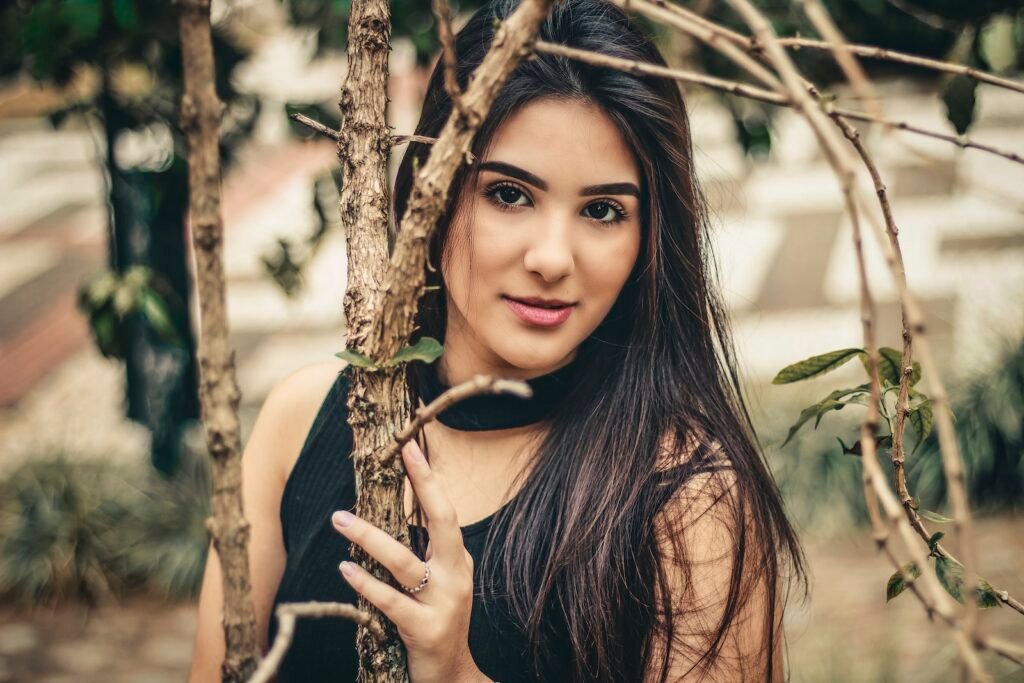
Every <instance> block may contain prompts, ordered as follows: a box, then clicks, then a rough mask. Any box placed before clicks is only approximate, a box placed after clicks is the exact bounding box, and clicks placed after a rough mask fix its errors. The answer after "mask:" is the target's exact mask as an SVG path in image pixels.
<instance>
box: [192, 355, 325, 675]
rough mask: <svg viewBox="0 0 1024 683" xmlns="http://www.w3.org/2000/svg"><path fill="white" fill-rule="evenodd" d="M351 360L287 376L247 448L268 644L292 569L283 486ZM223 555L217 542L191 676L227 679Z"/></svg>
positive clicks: (255, 587) (256, 573)
mask: <svg viewBox="0 0 1024 683" xmlns="http://www.w3.org/2000/svg"><path fill="white" fill-rule="evenodd" d="M343 367H344V363H340V362H328V363H319V364H317V365H311V366H309V367H306V368H303V369H302V370H298V371H297V372H294V373H292V374H291V375H289V376H288V377H286V378H285V379H283V380H281V381H280V382H279V383H278V384H277V385H276V386H275V387H274V388H273V389H272V390H271V392H270V394H269V395H268V396H267V398H266V400H265V401H264V403H263V407H262V408H261V409H260V413H259V415H258V417H257V418H256V423H255V425H254V426H253V429H252V433H251V434H250V436H249V440H248V442H247V443H246V446H245V451H244V453H243V456H242V502H243V506H244V509H245V516H246V518H247V519H248V520H249V524H250V536H249V573H250V579H251V582H252V603H253V608H254V610H255V613H256V633H257V635H258V637H259V639H260V649H261V651H264V652H265V651H266V649H267V643H266V637H267V626H268V623H269V620H270V609H271V606H272V605H273V601H274V595H275V593H276V592H277V586H278V584H279V583H280V581H281V575H282V573H283V572H284V564H285V551H284V543H283V540H282V536H281V521H280V508H281V493H282V492H283V490H284V484H285V482H286V481H287V479H288V474H289V473H290V472H291V468H292V466H293V465H294V464H295V461H296V460H297V459H298V457H299V451H300V450H301V449H302V445H303V443H304V441H305V439H306V435H307V434H308V433H309V429H310V427H311V426H312V424H313V420H314V418H315V417H316V414H317V411H318V410H319V408H320V405H321V404H322V403H323V400H324V397H325V396H326V394H327V392H328V390H329V389H330V387H331V384H332V383H333V382H334V379H335V377H336V376H337V373H338V372H339V371H340V370H341V369H342V368H343ZM223 603H224V597H223V588H222V578H221V569H220V561H219V558H218V557H217V553H216V551H215V550H214V549H213V546H212V544H211V547H210V553H209V555H208V558H207V561H206V571H205V573H204V574H203V585H202V588H201V590H200V594H199V615H198V624H197V628H196V638H195V649H194V651H193V656H192V668H191V671H190V672H189V677H188V683H215V682H216V683H219V681H220V680H221V674H220V665H221V661H222V660H223V659H224V628H223V626H222V623H221V610H222V608H223Z"/></svg>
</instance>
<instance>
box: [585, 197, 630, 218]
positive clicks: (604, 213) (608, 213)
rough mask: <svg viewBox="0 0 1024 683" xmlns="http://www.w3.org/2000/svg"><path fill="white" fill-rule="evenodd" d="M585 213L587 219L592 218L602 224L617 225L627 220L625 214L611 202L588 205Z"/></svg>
mask: <svg viewBox="0 0 1024 683" xmlns="http://www.w3.org/2000/svg"><path fill="white" fill-rule="evenodd" d="M583 211H584V213H585V214H586V215H587V218H592V219H594V220H595V221H599V222H601V223H617V222H618V221H620V220H622V219H623V218H625V212H624V211H622V210H621V209H619V208H617V207H616V206H614V205H612V204H611V203H609V202H594V203H593V204H588V205H587V208H585V209H584V210H583Z"/></svg>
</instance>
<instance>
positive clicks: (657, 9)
mask: <svg viewBox="0 0 1024 683" xmlns="http://www.w3.org/2000/svg"><path fill="white" fill-rule="evenodd" d="M611 2H612V4H614V5H616V6H617V7H619V8H620V9H622V10H624V11H630V10H635V11H636V12H638V13H640V14H642V15H644V16H645V17H647V18H648V19H653V20H655V21H661V22H663V23H666V24H669V25H670V26H674V27H676V28H677V29H679V30H680V31H683V32H684V33H686V34H688V35H691V36H693V37H694V38H697V39H698V40H700V41H701V42H703V43H705V44H706V45H708V47H711V48H713V49H715V50H718V51H719V52H721V53H722V54H723V55H725V56H726V57H728V58H729V59H731V60H732V61H733V62H735V63H736V65H738V66H739V67H741V68H742V69H744V70H745V71H747V73H749V74H751V75H752V76H754V78H756V79H757V80H759V81H761V83H763V84H764V85H766V86H768V87H769V88H771V89H773V90H776V91H779V92H782V90H783V88H782V84H781V83H780V82H779V79H778V78H776V76H775V74H773V73H772V72H771V71H769V70H768V69H766V68H765V67H763V66H762V65H761V64H759V63H758V62H757V61H756V60H754V59H752V58H751V57H750V56H749V55H747V54H746V53H745V52H744V51H743V50H740V49H737V47H736V46H735V44H734V43H733V39H732V37H731V36H730V35H728V33H727V32H726V30H723V29H721V28H720V27H719V26H718V25H717V24H715V23H713V22H710V21H708V20H707V19H704V18H703V17H699V16H697V15H693V16H690V15H691V14H693V13H691V12H681V11H677V10H679V9H681V8H670V6H669V3H665V2H648V1H647V0H611Z"/></svg>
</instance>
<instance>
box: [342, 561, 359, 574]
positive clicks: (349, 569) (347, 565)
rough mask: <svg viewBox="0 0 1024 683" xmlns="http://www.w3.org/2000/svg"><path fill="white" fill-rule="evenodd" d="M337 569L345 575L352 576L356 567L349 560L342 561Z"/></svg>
mask: <svg viewBox="0 0 1024 683" xmlns="http://www.w3.org/2000/svg"><path fill="white" fill-rule="evenodd" d="M338 569H340V570H341V573H342V574H344V575H345V576H352V575H353V574H355V572H356V568H355V566H353V564H352V563H351V562H342V563H341V564H339V565H338Z"/></svg>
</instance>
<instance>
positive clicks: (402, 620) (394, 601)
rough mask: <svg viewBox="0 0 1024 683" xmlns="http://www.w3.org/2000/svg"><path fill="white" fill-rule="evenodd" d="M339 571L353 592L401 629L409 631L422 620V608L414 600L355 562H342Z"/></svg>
mask: <svg viewBox="0 0 1024 683" xmlns="http://www.w3.org/2000/svg"><path fill="white" fill-rule="evenodd" d="M338 569H339V570H340V571H341V575H342V576H343V577H344V578H345V580H346V581H348V583H349V585H351V586H352V588H353V590H355V591H356V592H358V593H359V594H360V595H362V596H363V597H365V598H366V599H367V600H368V601H369V602H370V604H372V605H373V606H374V607H376V608H377V609H379V610H380V611H381V613H382V614H383V615H384V616H386V617H387V618H388V619H390V620H391V621H392V622H394V624H395V626H397V627H398V628H399V629H403V630H408V629H409V627H410V626H411V625H414V624H415V623H416V621H417V620H419V619H421V618H422V616H423V615H421V614H420V613H419V611H418V610H420V609H421V608H422V606H421V605H420V604H419V603H417V602H416V600H415V599H414V598H412V597H411V596H409V595H406V594H405V593H402V592H400V591H398V590H397V589H396V588H394V587H392V586H389V585H388V584H386V583H384V582H383V581H381V580H380V579H378V578H377V577H375V576H373V575H372V574H370V572H368V571H366V570H365V569H363V568H362V567H360V566H359V565H357V564H356V563H355V562H342V563H341V564H340V565H338Z"/></svg>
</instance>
